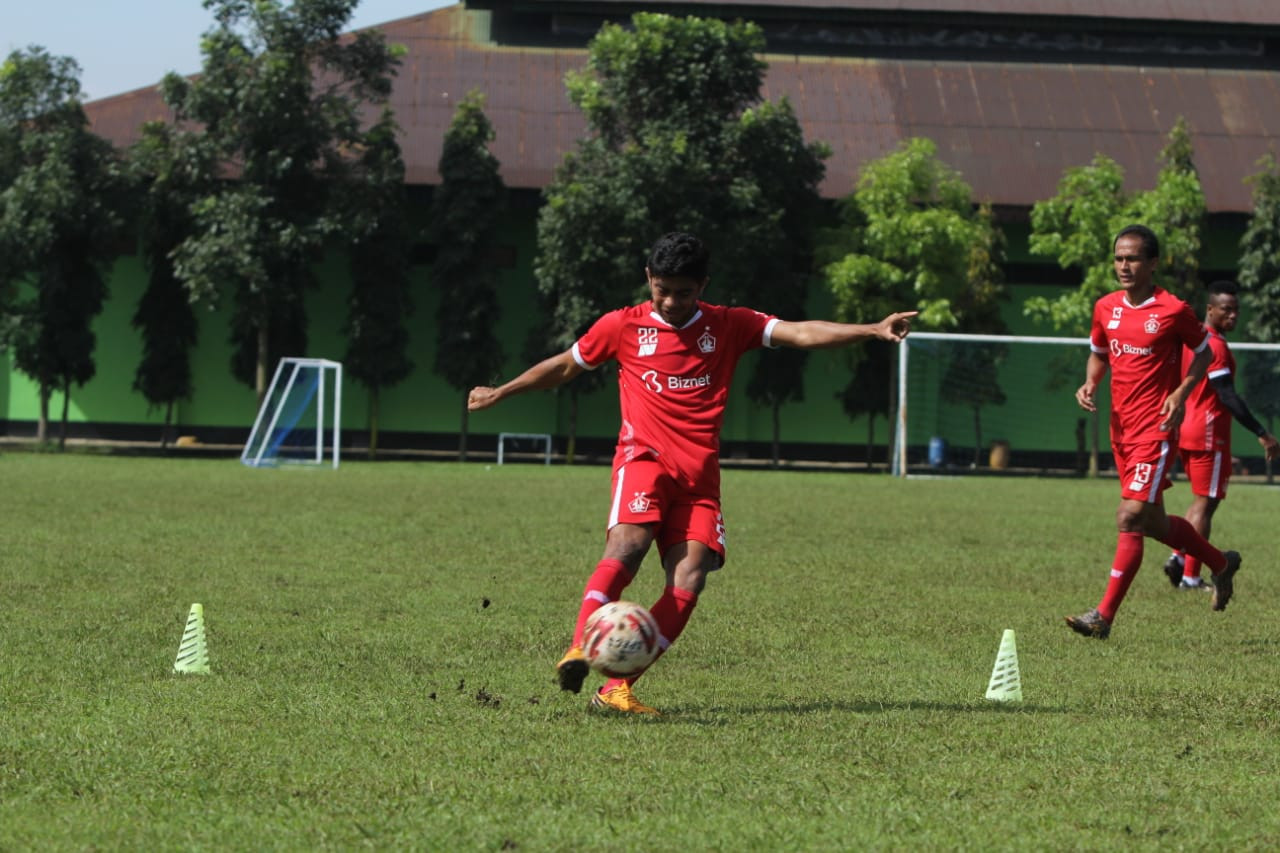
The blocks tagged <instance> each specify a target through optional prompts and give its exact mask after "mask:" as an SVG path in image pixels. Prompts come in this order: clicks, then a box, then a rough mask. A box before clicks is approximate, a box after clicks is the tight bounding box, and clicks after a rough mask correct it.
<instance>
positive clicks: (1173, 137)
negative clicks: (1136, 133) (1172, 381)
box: [1108, 116, 1208, 300]
mask: <svg viewBox="0 0 1280 853" xmlns="http://www.w3.org/2000/svg"><path fill="white" fill-rule="evenodd" d="M1193 155H1194V151H1193V149H1192V145H1191V128H1190V127H1189V126H1188V125H1187V121H1186V119H1184V118H1183V117H1182V116H1178V119H1177V121H1175V122H1174V125H1173V129H1172V130H1171V131H1169V141H1168V143H1167V144H1166V145H1165V147H1164V148H1163V149H1162V150H1161V151H1160V162H1161V163H1163V165H1162V166H1161V168H1160V173H1159V175H1158V176H1157V177H1156V185H1155V187H1154V188H1153V189H1151V190H1149V191H1148V192H1144V193H1138V194H1137V195H1136V196H1135V197H1134V199H1133V203H1132V204H1131V205H1130V209H1129V210H1128V211H1126V216H1127V217H1128V218H1129V219H1130V221H1133V222H1141V223H1143V224H1145V225H1148V226H1149V227H1151V228H1154V229H1155V231H1156V233H1157V234H1159V235H1160V266H1161V268H1162V269H1163V273H1162V277H1161V280H1162V282H1163V285H1164V287H1166V288H1167V289H1168V290H1169V291H1170V292H1171V293H1173V294H1174V295H1176V296H1178V297H1179V298H1181V299H1183V300H1189V299H1191V298H1193V297H1194V296H1195V294H1196V291H1197V290H1198V289H1199V287H1200V255H1201V252H1202V249H1203V247H1202V237H1201V235H1202V234H1203V233H1204V230H1205V225H1206V223H1207V222H1208V207H1207V205H1206V204H1205V200H1204V190H1203V189H1202V188H1201V186H1200V175H1199V173H1198V172H1197V171H1196V166H1195V162H1194V159H1193ZM1116 230H1119V229H1116ZM1108 249H1109V247H1108Z"/></svg>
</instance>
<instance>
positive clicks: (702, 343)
mask: <svg viewBox="0 0 1280 853" xmlns="http://www.w3.org/2000/svg"><path fill="white" fill-rule="evenodd" d="M698 349H700V350H702V352H704V353H711V352H715V351H716V339H715V338H714V337H713V336H712V335H711V332H710V331H706V332H703V333H702V337H700V338H698Z"/></svg>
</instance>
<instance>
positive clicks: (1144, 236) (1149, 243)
mask: <svg viewBox="0 0 1280 853" xmlns="http://www.w3.org/2000/svg"><path fill="white" fill-rule="evenodd" d="M1129 236H1133V237H1138V238H1141V240H1142V251H1143V252H1145V253H1146V255H1147V257H1148V258H1158V257H1160V238H1159V237H1157V236H1156V232H1154V231H1152V230H1151V229H1150V228H1148V227H1147V226H1145V225H1126V226H1125V227H1124V228H1121V229H1120V233H1119V234H1117V235H1116V238H1115V239H1114V240H1112V241H1111V248H1112V249H1115V247H1116V243H1119V242H1120V238H1121V237H1129Z"/></svg>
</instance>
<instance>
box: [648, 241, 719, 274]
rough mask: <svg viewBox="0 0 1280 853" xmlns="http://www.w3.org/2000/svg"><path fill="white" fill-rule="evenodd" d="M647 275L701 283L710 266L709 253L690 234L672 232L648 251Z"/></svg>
mask: <svg viewBox="0 0 1280 853" xmlns="http://www.w3.org/2000/svg"><path fill="white" fill-rule="evenodd" d="M648 266H649V274H650V275H653V276H657V277H658V278H674V277H677V276H681V277H687V278H692V279H694V280H696V281H702V280H703V279H704V278H706V277H707V270H708V269H709V268H710V266H711V253H710V252H709V251H707V247H706V245H705V244H704V243H703V242H702V241H701V240H699V239H698V238H697V237H695V236H693V235H692V234H687V233H685V232H684V231H672V232H671V233H669V234H663V235H662V236H661V237H659V238H658V242H656V243H654V244H653V248H652V249H650V250H649V264H648Z"/></svg>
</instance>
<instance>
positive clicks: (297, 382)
mask: <svg viewBox="0 0 1280 853" xmlns="http://www.w3.org/2000/svg"><path fill="white" fill-rule="evenodd" d="M341 414H342V364H341V362H337V361H329V360H327V359H323V358H282V359H280V363H279V364H277V365H276V372H275V375H274V376H273V377H272V378H271V385H270V387H269V388H268V389H267V394H266V396H265V397H264V398H263V399H262V405H261V406H260V407H259V408H258V416H257V418H255V419H254V422H253V429H252V430H251V431H250V433H249V440H248V441H247V442H245V445H244V450H243V451H242V452H241V454H240V461H241V462H243V463H244V464H245V465H249V466H251V467H254V468H262V467H274V466H276V465H280V464H281V463H296V464H302V465H323V464H325V457H326V455H328V457H329V459H330V460H331V461H332V465H333V467H334V468H337V467H338V458H339V455H340V454H339V450H338V445H339V431H340V419H341ZM327 420H331V424H332V425H331V426H329V427H328V428H326V421H327ZM326 449H327V450H328V453H327V454H326Z"/></svg>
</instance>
